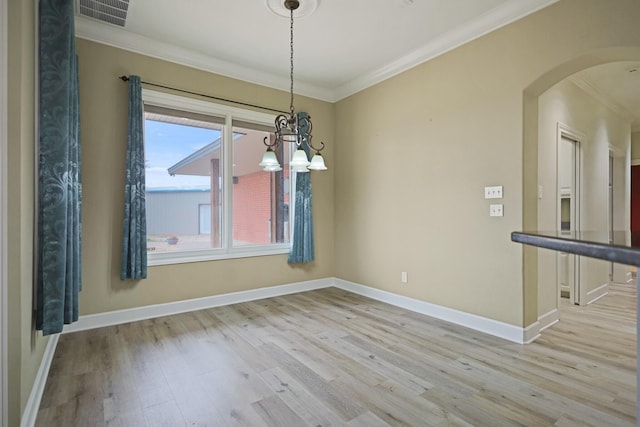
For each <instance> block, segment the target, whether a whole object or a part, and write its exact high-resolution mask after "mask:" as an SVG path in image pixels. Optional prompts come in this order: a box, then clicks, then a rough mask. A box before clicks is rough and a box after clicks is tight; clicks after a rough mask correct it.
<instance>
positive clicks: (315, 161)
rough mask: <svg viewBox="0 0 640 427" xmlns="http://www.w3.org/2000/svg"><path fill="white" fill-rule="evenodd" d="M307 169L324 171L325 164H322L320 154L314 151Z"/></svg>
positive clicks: (322, 160) (325, 168)
mask: <svg viewBox="0 0 640 427" xmlns="http://www.w3.org/2000/svg"><path fill="white" fill-rule="evenodd" d="M309 169H310V170H312V171H326V170H327V166H326V165H325V164H324V159H323V158H322V154H320V153H316V154H314V155H313V158H312V159H311V164H310V165H309Z"/></svg>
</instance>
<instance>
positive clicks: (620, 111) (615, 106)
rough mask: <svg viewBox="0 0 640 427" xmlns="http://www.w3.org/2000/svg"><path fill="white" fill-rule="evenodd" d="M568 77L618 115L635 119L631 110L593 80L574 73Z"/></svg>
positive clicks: (630, 119)
mask: <svg viewBox="0 0 640 427" xmlns="http://www.w3.org/2000/svg"><path fill="white" fill-rule="evenodd" d="M568 79H569V81H570V82H572V83H573V84H574V85H576V86H577V87H578V88H580V89H581V90H582V91H583V92H585V93H586V94H587V95H589V96H590V97H592V98H593V99H595V100H596V101H598V102H599V103H601V104H602V105H604V106H605V107H607V108H608V109H609V110H611V111H613V112H614V113H616V114H617V115H619V116H621V117H622V118H623V119H625V120H629V121H633V119H634V118H635V115H634V114H633V112H631V111H629V110H628V109H627V108H625V107H624V106H623V105H622V104H620V103H618V102H617V101H616V100H615V99H613V98H612V97H611V95H609V94H608V93H606V92H603V91H602V89H600V88H599V87H597V86H596V85H594V84H593V83H592V82H590V81H588V80H586V79H585V78H584V77H581V76H580V77H578V76H576V75H575V74H574V75H572V76H569V77H568Z"/></svg>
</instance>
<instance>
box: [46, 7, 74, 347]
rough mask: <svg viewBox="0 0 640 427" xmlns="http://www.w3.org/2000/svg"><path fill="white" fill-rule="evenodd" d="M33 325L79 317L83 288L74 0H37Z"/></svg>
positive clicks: (58, 326)
mask: <svg viewBox="0 0 640 427" xmlns="http://www.w3.org/2000/svg"><path fill="white" fill-rule="evenodd" d="M38 67H39V68H38V70H39V71H38V79H39V159H38V196H37V197H38V202H37V218H38V243H37V273H36V275H37V279H36V290H35V293H36V329H38V330H41V331H42V333H43V334H44V335H50V334H55V333H59V332H61V331H62V328H63V325H64V324H68V323H72V322H75V321H76V320H78V293H79V292H80V290H81V288H82V264H81V262H82V260H81V252H82V251H81V240H82V236H81V231H82V223H81V217H80V213H81V201H82V184H81V173H80V170H81V164H80V117H79V106H78V61H77V57H76V46H75V31H74V26H73V0H40V6H39V52H38Z"/></svg>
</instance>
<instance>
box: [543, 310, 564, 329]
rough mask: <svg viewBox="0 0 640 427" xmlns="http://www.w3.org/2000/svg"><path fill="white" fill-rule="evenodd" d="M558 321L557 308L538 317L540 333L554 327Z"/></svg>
mask: <svg viewBox="0 0 640 427" xmlns="http://www.w3.org/2000/svg"><path fill="white" fill-rule="evenodd" d="M559 321H560V310H558V309H557V308H554V309H553V310H551V311H548V312H547V313H545V314H543V315H542V316H540V317H538V323H539V324H540V332H542V331H544V330H545V329H547V328H550V327H551V326H553V325H555V324H556V323H558V322H559Z"/></svg>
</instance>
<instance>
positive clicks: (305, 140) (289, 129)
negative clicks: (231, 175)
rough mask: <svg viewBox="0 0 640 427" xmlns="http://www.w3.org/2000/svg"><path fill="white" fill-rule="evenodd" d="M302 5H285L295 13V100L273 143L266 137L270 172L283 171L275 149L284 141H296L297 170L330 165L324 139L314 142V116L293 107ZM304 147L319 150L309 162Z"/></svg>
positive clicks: (291, 0)
mask: <svg viewBox="0 0 640 427" xmlns="http://www.w3.org/2000/svg"><path fill="white" fill-rule="evenodd" d="M299 6H300V2H299V1H298V0H285V2H284V7H286V8H287V9H288V10H289V12H290V15H291V25H290V28H291V43H290V45H289V46H290V48H291V72H290V78H291V87H290V93H291V102H290V106H289V116H286V115H285V114H279V115H278V116H277V117H276V120H275V128H276V131H275V141H273V143H271V142H270V141H269V137H265V138H264V141H263V143H264V145H266V146H267V151H266V152H265V153H264V155H263V156H262V161H261V162H260V164H259V165H260V166H262V167H263V168H264V170H265V171H266V172H278V171H281V170H282V167H281V166H280V162H278V158H277V157H276V153H275V151H274V150H275V149H277V148H278V147H279V146H280V145H281V144H282V143H283V142H284V141H286V142H292V143H295V144H296V147H297V149H296V152H295V153H294V155H293V157H292V158H291V161H290V162H289V165H290V167H291V171H293V172H309V170H326V169H327V167H326V166H325V164H324V159H323V158H322V155H321V154H320V151H322V150H323V149H324V142H320V148H316V147H314V146H313V145H312V144H311V128H312V125H311V117H309V116H306V117H298V115H297V114H296V110H295V107H294V106H293V11H294V10H296V9H297V8H298V7H299ZM304 146H306V147H308V148H309V150H312V151H315V154H314V155H313V158H312V159H311V161H309V158H308V157H307V153H306V152H305V149H304Z"/></svg>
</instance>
